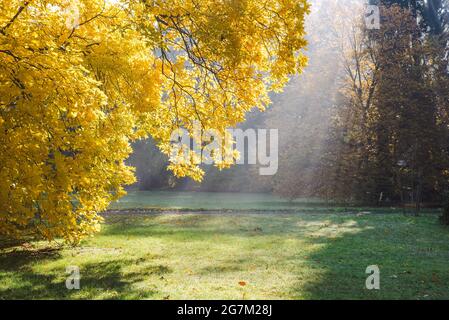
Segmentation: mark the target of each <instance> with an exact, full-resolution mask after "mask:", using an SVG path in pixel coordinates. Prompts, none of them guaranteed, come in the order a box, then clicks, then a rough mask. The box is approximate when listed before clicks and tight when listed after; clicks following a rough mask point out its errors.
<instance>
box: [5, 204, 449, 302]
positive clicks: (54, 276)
mask: <svg viewBox="0 0 449 320" xmlns="http://www.w3.org/2000/svg"><path fill="white" fill-rule="evenodd" d="M373 264H376V265H378V266H379V267H380V272H381V289H380V290H373V291H369V290H366V289H365V279H366V277H367V275H366V274H365V270H366V267H367V266H368V265H373ZM71 265H76V266H79V267H80V270H81V290H73V291H69V290H67V289H66V288H65V279H66V276H67V275H66V274H65V270H66V267H67V266H71ZM448 270H449V229H448V228H445V227H443V226H441V225H439V224H438V217H437V215H425V216H421V217H406V216H403V215H401V214H367V215H354V214H300V213H268V212H265V213H258V214H250V213H240V214H237V213H227V214H209V213H199V212H197V213H195V212H189V213H186V214H163V213H161V214H136V213H133V214H130V213H120V214H109V215H107V216H106V223H105V225H104V227H103V230H102V232H101V233H100V234H99V235H97V236H95V237H94V238H91V239H88V240H86V241H84V242H83V243H82V245H81V246H80V247H77V248H68V247H64V248H60V249H58V248H57V247H55V246H49V245H48V244H46V243H34V244H33V245H32V248H26V249H25V248H23V247H15V248H8V249H3V250H1V251H0V299H8V298H14V299H23V298H33V299H333V298H337V299H346V298H349V299H399V298H404V299H448V298H449V272H448ZM242 281H244V282H245V283H246V285H245V286H241V285H239V282H242Z"/></svg>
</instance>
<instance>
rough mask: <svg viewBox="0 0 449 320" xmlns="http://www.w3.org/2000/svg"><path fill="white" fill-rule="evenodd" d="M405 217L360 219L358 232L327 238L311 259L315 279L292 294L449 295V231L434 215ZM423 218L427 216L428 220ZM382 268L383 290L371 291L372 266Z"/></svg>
mask: <svg viewBox="0 0 449 320" xmlns="http://www.w3.org/2000/svg"><path fill="white" fill-rule="evenodd" d="M420 219H423V218H403V219H402V221H401V220H399V221H395V222H394V223H393V224H391V225H388V224H387V223H385V224H379V223H378V222H374V221H373V220H368V219H364V220H362V224H363V226H361V225H360V223H357V226H356V227H360V231H359V232H356V233H346V234H344V235H343V236H341V237H337V238H335V239H330V240H326V241H325V242H321V240H322V239H316V240H315V241H320V242H321V243H322V244H324V247H323V248H322V249H320V250H318V251H314V252H313V253H312V254H310V255H309V257H308V260H307V261H308V262H307V265H308V266H309V267H310V268H312V269H315V270H317V272H316V277H314V279H307V280H306V281H303V282H298V283H296V284H295V285H294V286H293V287H292V296H293V297H294V298H295V297H296V298H306V299H449V274H448V272H447V270H448V268H449V232H448V231H449V230H448V229H447V228H444V227H442V226H440V225H438V223H437V221H436V219H433V220H432V219H431V220H429V219H426V220H423V221H419V220H420ZM424 219H425V218H424ZM371 265H377V266H378V267H379V269H380V290H368V289H367V288H366V279H367V277H368V276H369V275H370V274H369V273H366V269H367V267H368V266H371Z"/></svg>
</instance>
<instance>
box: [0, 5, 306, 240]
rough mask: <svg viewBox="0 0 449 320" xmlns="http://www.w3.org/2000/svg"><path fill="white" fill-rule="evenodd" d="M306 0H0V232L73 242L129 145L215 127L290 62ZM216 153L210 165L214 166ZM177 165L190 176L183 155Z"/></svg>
mask: <svg viewBox="0 0 449 320" xmlns="http://www.w3.org/2000/svg"><path fill="white" fill-rule="evenodd" d="M308 11H309V5H308V3H307V1H306V0H265V1H259V0H201V1H199V0H151V1H150V0H140V1H138V0H78V1H68V0H34V1H33V0H30V1H21V0H2V1H1V3H0V231H1V234H3V235H6V236H8V237H23V236H28V235H39V236H41V237H44V238H46V239H49V240H51V239H54V238H55V237H63V238H64V239H65V240H67V241H69V242H77V241H79V239H81V238H82V237H83V236H86V235H89V234H92V233H93V232H95V231H97V230H98V229H99V223H100V222H101V217H100V216H99V215H98V213H99V212H101V211H103V210H105V209H106V208H107V206H108V204H109V203H110V201H112V200H114V199H117V198H118V197H120V196H122V195H123V194H124V189H123V186H124V185H126V184H130V183H132V182H133V181H134V176H133V168H131V167H128V166H127V165H126V164H125V162H124V161H125V160H126V158H127V157H128V156H129V154H130V152H131V147H130V143H131V142H132V141H135V140H137V139H143V138H146V137H148V136H151V137H153V138H154V139H155V140H156V141H157V142H158V146H159V147H160V149H161V151H162V152H164V153H166V154H170V146H171V145H170V137H171V133H172V132H173V131H174V130H176V129H177V128H181V127H183V128H186V129H187V130H192V128H193V124H194V123H195V122H199V123H201V126H202V128H203V129H204V130H207V129H214V130H216V131H218V132H222V133H224V131H225V129H226V128H228V127H233V126H235V125H236V124H238V123H239V122H242V121H244V119H245V114H246V113H247V112H248V111H250V110H251V109H252V108H255V107H256V108H260V109H263V108H265V107H266V106H267V105H268V104H269V103H270V99H269V97H268V93H269V92H270V91H279V90H281V89H282V87H283V86H284V85H285V84H286V82H287V81H288V78H289V76H290V75H292V74H295V73H297V72H299V71H301V69H302V68H303V66H304V65H305V63H306V58H305V57H304V54H303V53H302V49H303V48H304V47H305V45H306V41H305V39H304V36H305V34H304V17H305V15H306V14H307V13H308ZM229 164H230V163H224V162H223V163H220V162H219V161H218V163H217V165H218V166H222V167H225V166H228V165H229ZM169 168H170V169H171V170H173V171H174V173H175V174H176V175H177V176H190V177H192V178H194V179H197V180H201V177H202V174H203V172H202V171H201V169H200V168H199V167H198V166H197V164H196V162H195V161H191V162H187V163H186V162H184V163H182V164H180V163H176V162H173V163H171V164H170V166H169Z"/></svg>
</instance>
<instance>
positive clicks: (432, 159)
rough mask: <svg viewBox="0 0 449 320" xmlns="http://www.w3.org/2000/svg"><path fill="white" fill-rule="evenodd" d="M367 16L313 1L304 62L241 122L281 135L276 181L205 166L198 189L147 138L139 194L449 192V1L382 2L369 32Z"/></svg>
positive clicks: (371, 197)
mask: <svg viewBox="0 0 449 320" xmlns="http://www.w3.org/2000/svg"><path fill="white" fill-rule="evenodd" d="M369 3H370V4H376V5H378V4H379V2H378V1H370V2H369ZM368 14H369V13H368ZM368 14H367V12H366V6H365V5H364V4H363V3H362V2H361V1H350V0H348V1H336V0H326V1H312V12H311V13H310V15H309V16H308V17H307V24H306V32H307V39H308V42H309V44H308V47H307V50H306V52H305V54H306V55H307V57H308V59H309V63H308V66H307V67H306V68H305V70H304V71H303V73H302V74H300V75H298V76H295V77H294V78H292V79H291V81H290V83H289V85H288V86H287V87H286V88H285V90H284V92H282V93H280V94H273V95H272V101H273V103H272V104H271V106H270V107H269V108H268V109H267V110H266V111H265V112H260V111H254V112H252V113H250V114H248V118H247V119H248V120H247V121H246V122H245V123H243V124H241V126H240V127H241V128H242V129H247V128H252V129H258V128H263V129H278V130H279V170H278V172H277V174H276V175H275V176H268V177H267V176H260V175H259V170H258V168H259V167H258V165H236V166H233V167H232V168H230V169H227V170H223V171H219V170H218V169H216V168H214V167H212V166H204V167H203V169H204V170H205V171H206V175H205V178H204V181H203V182H202V183H196V182H194V181H192V180H190V179H177V178H175V177H174V176H173V175H172V174H171V173H170V172H169V171H167V170H166V169H165V168H166V164H167V158H165V157H164V156H162V155H161V154H160V152H158V150H157V147H156V146H155V145H154V143H153V142H152V141H143V142H139V143H136V144H135V145H134V154H133V155H132V157H131V158H130V159H129V163H130V164H131V165H133V166H135V167H136V168H137V169H136V174H137V177H138V182H137V183H136V184H135V185H134V186H133V188H137V189H140V190H151V189H176V190H191V191H192V190H198V191H229V192H272V193H276V194H280V195H282V196H285V197H289V198H295V197H310V196H316V197H320V198H323V199H324V198H325V199H332V200H336V199H340V200H345V201H360V202H364V203H376V204H389V203H399V202H411V203H413V202H416V203H417V204H418V203H423V202H426V203H441V201H442V199H443V198H444V194H446V192H447V190H448V189H449V186H448V185H447V181H449V180H448V179H447V178H448V177H447V175H448V172H449V144H448V143H449V131H448V116H447V115H448V114H449V113H448V112H447V108H448V105H447V104H448V94H449V89H448V72H447V70H448V67H447V65H448V63H447V60H448V54H447V48H448V43H449V42H448V33H449V32H448V21H449V18H448V2H447V1H439V0H435V1H415V2H413V4H411V3H410V2H408V1H383V2H382V5H381V6H380V17H381V19H380V22H381V23H380V29H379V30H372V29H371V28H369V26H367V23H369V20H367V19H366V17H367V15H368ZM367 21H368V22H367ZM430 164H431V165H430Z"/></svg>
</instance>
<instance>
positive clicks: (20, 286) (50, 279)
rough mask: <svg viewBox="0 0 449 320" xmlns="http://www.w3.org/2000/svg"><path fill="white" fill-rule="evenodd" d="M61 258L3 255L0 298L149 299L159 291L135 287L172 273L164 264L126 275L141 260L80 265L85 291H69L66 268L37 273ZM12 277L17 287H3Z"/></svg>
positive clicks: (41, 253) (48, 253)
mask: <svg viewBox="0 0 449 320" xmlns="http://www.w3.org/2000/svg"><path fill="white" fill-rule="evenodd" d="M59 258H60V253H59V251H58V250H49V249H46V250H38V251H18V252H9V253H1V254H0V299H5V298H7V299H72V298H77V299H146V298H151V297H152V296H153V295H154V294H156V293H157V292H156V291H154V290H148V289H146V290H133V288H132V286H133V284H135V283H137V282H140V281H143V280H145V278H146V277H148V276H149V275H163V274H166V273H169V272H171V270H169V268H167V267H166V266H162V265H156V266H146V267H145V268H143V269H141V270H139V272H131V273H130V272H127V273H124V272H123V269H124V268H125V267H126V266H129V265H135V264H138V263H139V261H138V260H125V259H117V260H110V261H105V262H100V263H88V264H86V263H84V264H82V265H81V266H80V274H81V280H80V284H81V290H68V289H67V288H66V285H65V280H66V277H68V276H69V274H66V270H64V269H59V268H55V269H51V270H49V271H48V272H46V273H43V272H36V271H35V270H33V264H35V263H38V262H50V261H51V260H57V259H59ZM7 278H10V280H12V283H13V285H11V286H6V288H5V287H3V286H2V282H3V281H7V280H8V279H7Z"/></svg>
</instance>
